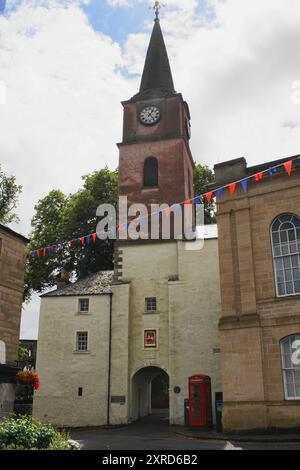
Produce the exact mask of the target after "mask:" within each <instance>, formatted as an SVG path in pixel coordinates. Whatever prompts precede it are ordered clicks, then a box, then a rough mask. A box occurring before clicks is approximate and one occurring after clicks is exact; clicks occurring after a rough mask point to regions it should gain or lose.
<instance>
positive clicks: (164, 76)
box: [135, 15, 176, 98]
mask: <svg viewBox="0 0 300 470" xmlns="http://www.w3.org/2000/svg"><path fill="white" fill-rule="evenodd" d="M173 93H176V91H175V89H174V83H173V78H172V72H171V67H170V63H169V58H168V53H167V49H166V46H165V42H164V38H163V34H162V31H161V27H160V23H159V18H158V15H157V16H156V19H155V20H154V27H153V31H152V35H151V39H150V44H149V47H148V51H147V56H146V61H145V66H144V71H143V76H142V81H141V86H140V91H139V93H138V94H137V95H136V96H135V98H144V97H145V98H148V97H149V98H152V97H153V98H154V97H160V96H167V95H171V94H173Z"/></svg>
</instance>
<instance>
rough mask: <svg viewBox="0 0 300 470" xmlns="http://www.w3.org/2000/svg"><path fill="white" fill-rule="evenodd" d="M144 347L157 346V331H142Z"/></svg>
mask: <svg viewBox="0 0 300 470" xmlns="http://www.w3.org/2000/svg"><path fill="white" fill-rule="evenodd" d="M144 347H145V348H149V349H150V348H156V347H157V331H156V330H145V331H144Z"/></svg>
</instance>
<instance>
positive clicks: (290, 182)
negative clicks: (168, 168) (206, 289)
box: [215, 158, 300, 431]
mask: <svg viewBox="0 0 300 470" xmlns="http://www.w3.org/2000/svg"><path fill="white" fill-rule="evenodd" d="M288 160H291V159H290V158H289V159H285V160H278V161H274V162H269V163H266V164H262V165H257V166H255V167H250V168H249V167H247V164H246V161H245V159H243V158H242V159H237V160H233V161H229V162H225V163H222V164H219V165H216V166H215V177H216V183H215V186H216V187H220V186H222V185H224V184H227V183H228V182H232V181H237V180H243V179H244V178H246V177H247V176H249V175H253V174H261V172H265V173H263V177H262V179H259V183H257V182H256V181H255V179H254V178H252V179H250V180H249V183H248V190H247V192H245V191H244V190H243V188H242V186H241V185H240V184H239V185H238V186H237V189H236V191H235V193H234V195H230V194H229V192H227V191H224V193H223V196H222V199H221V200H219V202H218V211H217V221H218V231H219V257H220V282H221V303H222V318H221V320H220V325H219V329H220V341H221V357H222V360H221V363H222V387H223V396H224V412H223V424H224V428H225V430H226V431H230V430H239V429H257V428H262V429H265V428H275V427H276V428H284V427H299V426H300V204H299V201H300V176H299V175H300V173H299V168H300V160H299V158H298V159H297V158H294V159H293V160H294V162H293V170H292V173H291V176H290V177H288V176H287V172H286V170H285V168H284V167H283V166H281V167H278V165H280V164H282V163H284V162H286V161H288ZM270 167H271V168H273V170H271V171H266V170H268V168H270ZM274 167H275V168H274Z"/></svg>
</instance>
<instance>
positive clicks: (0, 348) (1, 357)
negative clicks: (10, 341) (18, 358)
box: [0, 340, 6, 364]
mask: <svg viewBox="0 0 300 470" xmlns="http://www.w3.org/2000/svg"><path fill="white" fill-rule="evenodd" d="M0 364H6V348H5V343H4V341H2V340H0Z"/></svg>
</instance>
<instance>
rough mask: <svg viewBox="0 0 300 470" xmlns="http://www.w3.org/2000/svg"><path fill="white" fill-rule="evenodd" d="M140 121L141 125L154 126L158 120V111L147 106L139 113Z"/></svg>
mask: <svg viewBox="0 0 300 470" xmlns="http://www.w3.org/2000/svg"><path fill="white" fill-rule="evenodd" d="M140 120H141V122H142V123H143V124H146V125H148V126H149V125H151V124H156V123H157V122H158V121H159V120H160V110H159V108H157V107H156V106H148V107H147V108H144V109H143V110H142V111H141V112H140Z"/></svg>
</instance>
